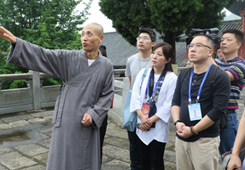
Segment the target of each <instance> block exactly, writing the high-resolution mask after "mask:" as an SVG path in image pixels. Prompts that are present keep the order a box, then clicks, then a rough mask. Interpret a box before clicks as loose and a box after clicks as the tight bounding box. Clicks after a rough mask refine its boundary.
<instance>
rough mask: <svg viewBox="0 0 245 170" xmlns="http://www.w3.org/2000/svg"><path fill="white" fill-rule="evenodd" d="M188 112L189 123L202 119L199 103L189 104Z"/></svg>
mask: <svg viewBox="0 0 245 170" xmlns="http://www.w3.org/2000/svg"><path fill="white" fill-rule="evenodd" d="M188 110H189V116H190V121H195V120H201V119H202V111H201V106H200V103H195V104H189V105H188Z"/></svg>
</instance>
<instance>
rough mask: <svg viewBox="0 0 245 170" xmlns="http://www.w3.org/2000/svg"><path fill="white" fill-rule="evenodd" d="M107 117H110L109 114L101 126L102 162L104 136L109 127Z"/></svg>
mask: <svg viewBox="0 0 245 170" xmlns="http://www.w3.org/2000/svg"><path fill="white" fill-rule="evenodd" d="M107 119H108V115H106V117H105V119H104V120H103V122H102V125H101V127H100V154H101V155H100V156H101V163H102V155H103V152H102V147H103V143H104V138H105V133H106V128H107Z"/></svg>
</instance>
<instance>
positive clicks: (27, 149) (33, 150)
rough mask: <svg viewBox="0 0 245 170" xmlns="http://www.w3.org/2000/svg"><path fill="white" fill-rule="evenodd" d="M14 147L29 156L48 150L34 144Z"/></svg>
mask: <svg viewBox="0 0 245 170" xmlns="http://www.w3.org/2000/svg"><path fill="white" fill-rule="evenodd" d="M15 149H17V150H18V151H20V152H22V153H24V154H26V155H29V156H34V155H39V154H42V153H46V152H48V149H47V148H44V147H42V146H39V145H36V144H29V145H22V146H17V147H15Z"/></svg>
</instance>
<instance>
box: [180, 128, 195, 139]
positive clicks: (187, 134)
mask: <svg viewBox="0 0 245 170" xmlns="http://www.w3.org/2000/svg"><path fill="white" fill-rule="evenodd" d="M177 134H178V135H179V136H180V137H182V138H189V137H190V136H192V133H191V129H190V127H189V126H184V127H182V132H179V131H177Z"/></svg>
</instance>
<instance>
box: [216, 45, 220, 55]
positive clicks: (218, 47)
mask: <svg viewBox="0 0 245 170" xmlns="http://www.w3.org/2000/svg"><path fill="white" fill-rule="evenodd" d="M219 49H220V46H219V45H218V46H217V48H216V53H217V51H218V50H219Z"/></svg>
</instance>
